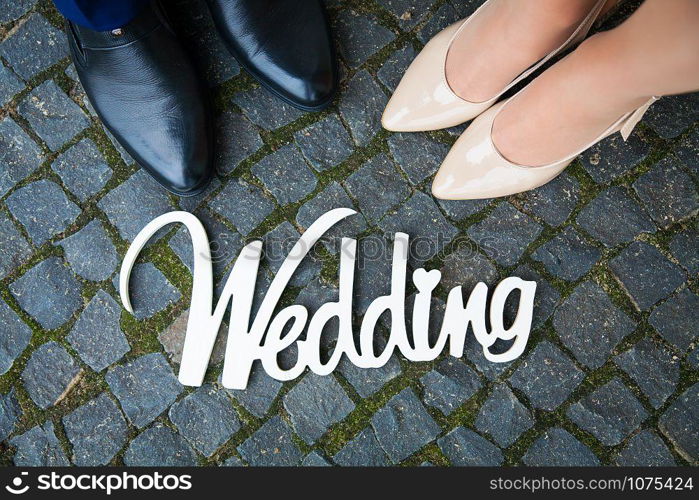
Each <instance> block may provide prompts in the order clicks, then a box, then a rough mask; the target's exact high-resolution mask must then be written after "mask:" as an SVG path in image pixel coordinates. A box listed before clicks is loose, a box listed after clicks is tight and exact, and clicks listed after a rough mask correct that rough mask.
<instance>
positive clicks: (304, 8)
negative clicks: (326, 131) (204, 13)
mask: <svg viewBox="0 0 699 500" xmlns="http://www.w3.org/2000/svg"><path fill="white" fill-rule="evenodd" d="M207 3H208V5H209V9H210V10H211V15H212V17H213V20H214V24H215V25H216V27H217V29H218V32H219V34H220V35H221V36H222V38H223V41H224V43H225V44H226V46H227V47H228V50H229V51H230V52H231V53H232V54H233V55H234V56H235V58H236V59H237V60H238V62H239V63H240V64H241V66H242V67H243V68H244V69H245V70H246V71H247V72H248V73H250V74H251V75H252V76H253V78H255V79H256V80H257V81H258V82H260V83H261V84H262V85H263V86H264V87H265V88H266V89H267V90H269V91H270V92H272V93H273V94H274V95H276V96H277V97H279V98H280V99H282V100H283V101H285V102H287V103H288V104H291V105H292V106H295V107H296V108H299V109H301V110H303V111H320V110H321V109H323V108H325V107H327V106H328V105H330V104H331V103H332V100H333V97H334V96H335V94H336V91H337V81H338V78H337V58H336V57H335V50H334V46H333V42H332V35H331V30H330V24H329V22H328V19H327V16H326V15H325V9H324V7H323V3H322V2H321V1H320V0H304V1H302V2H299V1H298V0H236V1H230V0H207Z"/></svg>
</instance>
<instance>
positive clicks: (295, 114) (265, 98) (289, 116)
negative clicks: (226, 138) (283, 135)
mask: <svg viewBox="0 0 699 500" xmlns="http://www.w3.org/2000/svg"><path fill="white" fill-rule="evenodd" d="M232 101H233V103H234V104H236V105H238V106H239V107H240V108H241V109H242V110H243V113H245V116H247V117H248V119H249V120H250V121H251V122H252V123H254V124H255V125H258V126H260V127H262V128H264V129H266V130H274V129H276V128H279V127H283V126H284V125H288V124H289V123H291V122H293V121H295V120H298V119H299V118H301V116H303V112H301V111H299V110H298V109H296V108H293V107H291V106H290V105H288V104H286V103H284V102H282V101H280V100H279V99H277V98H276V97H274V96H273V95H272V94H271V93H270V92H267V91H266V90H265V89H263V88H262V87H255V88H254V89H252V90H247V91H245V92H238V93H237V94H235V95H234V96H233V99H232Z"/></svg>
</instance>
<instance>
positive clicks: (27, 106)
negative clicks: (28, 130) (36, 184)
mask: <svg viewBox="0 0 699 500" xmlns="http://www.w3.org/2000/svg"><path fill="white" fill-rule="evenodd" d="M17 111H18V112H19V114H20V115H22V118H24V119H25V120H27V121H28V122H29V124H30V125H31V127H32V128H33V129H34V131H35V132H36V133H37V135H38V136H39V137H41V139H42V140H43V141H44V142H45V143H46V145H47V146H48V147H49V149H51V150H52V151H56V150H58V149H59V148H60V147H61V146H62V145H63V144H65V143H66V142H68V141H69V140H70V139H72V138H73V137H75V136H76V135H77V134H78V133H80V132H81V131H82V130H83V129H85V128H87V127H89V126H90V120H89V119H88V118H87V116H86V115H85V113H83V111H82V109H80V106H78V105H77V104H75V103H74V102H73V101H72V100H71V99H70V98H69V97H68V96H67V95H66V94H65V93H64V92H63V91H62V90H61V89H60V88H59V87H58V85H56V84H55V83H54V82H53V81H52V80H48V81H46V82H44V83H42V84H41V85H39V86H38V87H36V88H35V89H34V90H32V91H31V92H30V93H29V95H27V97H25V98H24V99H23V100H22V102H20V103H19V105H18V106H17Z"/></svg>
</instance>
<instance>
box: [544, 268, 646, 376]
mask: <svg viewBox="0 0 699 500" xmlns="http://www.w3.org/2000/svg"><path fill="white" fill-rule="evenodd" d="M553 326H554V328H555V329H556V332H558V335H559V337H560V338H561V341H562V342H563V344H564V345H565V346H566V347H567V348H568V349H570V350H571V351H572V352H573V355H574V356H575V357H576V359H577V360H578V361H580V362H581V363H583V364H584V365H586V366H588V367H590V368H599V367H600V366H602V365H603V364H604V363H605V361H606V360H607V358H608V357H609V355H610V354H611V353H612V351H613V350H614V348H615V347H616V346H617V344H618V343H619V342H620V341H621V339H623V338H624V337H626V336H627V335H628V334H629V333H631V332H632V331H633V330H634V329H635V327H636V326H635V324H634V322H633V321H632V320H631V319H630V318H629V317H628V316H627V315H626V314H624V313H623V312H622V311H620V310H619V309H618V308H617V307H616V306H614V304H612V301H611V300H610V299H609V297H608V296H607V294H606V293H604V290H602V288H601V287H600V286H599V285H598V284H597V283H594V282H592V281H584V282H583V283H581V284H580V285H578V286H577V287H576V288H575V290H573V293H571V294H570V296H569V297H568V298H567V299H566V300H565V301H564V302H563V303H562V304H561V305H560V306H558V309H556V312H555V313H554V315H553Z"/></svg>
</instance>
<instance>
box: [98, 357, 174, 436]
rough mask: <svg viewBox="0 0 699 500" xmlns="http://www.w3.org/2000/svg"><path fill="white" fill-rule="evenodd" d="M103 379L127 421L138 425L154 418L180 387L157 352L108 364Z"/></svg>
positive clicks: (140, 426)
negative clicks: (118, 363)
mask: <svg viewBox="0 0 699 500" xmlns="http://www.w3.org/2000/svg"><path fill="white" fill-rule="evenodd" d="M105 379H106V381H107V384H109V388H110V389H111V390H112V392H113V393H114V395H115V396H116V397H117V399H118V400H119V403H121V407H122V409H123V410H124V413H125V414H126V416H127V417H128V419H129V421H130V422H131V423H132V424H133V425H135V426H136V427H138V428H143V427H145V426H146V425H148V424H150V423H151V422H152V421H153V420H155V418H156V417H157V416H158V415H160V414H161V413H162V412H164V411H165V409H167V408H168V407H169V406H170V405H171V404H172V403H174V402H175V399H177V396H179V394H180V393H181V392H182V390H183V387H182V386H181V385H180V383H179V382H178V381H177V378H175V375H174V374H173V373H172V368H170V365H168V364H167V361H165V357H164V356H163V355H162V354H160V353H152V354H145V355H143V356H140V357H138V358H135V359H133V360H131V361H129V362H127V363H125V364H123V365H118V366H115V367H113V368H110V369H109V371H108V372H107V375H106V376H105Z"/></svg>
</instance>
